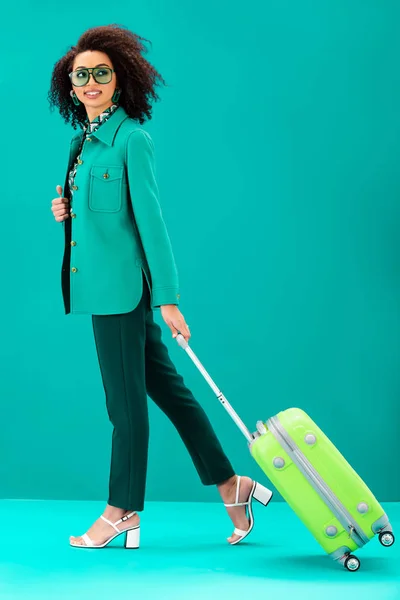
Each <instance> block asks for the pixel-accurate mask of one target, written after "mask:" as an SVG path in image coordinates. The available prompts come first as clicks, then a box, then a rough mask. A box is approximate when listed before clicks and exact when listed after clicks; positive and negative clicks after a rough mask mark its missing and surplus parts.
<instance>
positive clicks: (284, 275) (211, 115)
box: [0, 0, 400, 501]
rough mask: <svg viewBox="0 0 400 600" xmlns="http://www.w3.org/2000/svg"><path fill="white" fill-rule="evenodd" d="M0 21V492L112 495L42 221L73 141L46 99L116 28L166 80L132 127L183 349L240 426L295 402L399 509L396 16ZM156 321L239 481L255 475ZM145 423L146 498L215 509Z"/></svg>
mask: <svg viewBox="0 0 400 600" xmlns="http://www.w3.org/2000/svg"><path fill="white" fill-rule="evenodd" d="M24 4H26V8H27V10H24ZM88 15H89V16H88ZM102 15H104V17H103V16H102ZM4 18H7V19H10V22H14V23H16V22H18V43H15V40H14V38H15V30H13V29H12V28H10V29H9V30H8V37H7V35H6V33H7V32H5V31H4V32H3V35H2V37H1V38H0V48H1V50H2V56H3V59H4V58H5V57H7V60H6V63H7V64H6V66H5V67H3V69H2V70H1V72H0V82H1V84H2V89H3V96H2V98H3V119H2V134H3V135H2V137H3V153H2V161H3V178H2V206H3V210H2V216H3V228H2V236H1V242H2V259H3V260H2V289H1V294H0V308H1V310H0V319H1V323H0V325H1V340H2V344H1V346H0V348H1V350H0V352H1V356H0V359H1V376H0V397H1V399H2V414H1V424H2V426H1V436H0V452H1V454H0V456H1V461H0V497H2V498H48V499H50V498H51V499H61V498H62V499H104V500H105V499H106V497H107V487H108V468H109V458H110V442H111V425H110V423H109V421H108V417H107V414H106V410H105V402H104V393H103V388H102V384H101V379H100V372H99V368H98V364H97V357H96V352H95V345H94V341H93V335H92V329H91V320H90V316H68V317H65V316H64V313H63V306H62V298H61V287H60V269H61V260H62V252H63V231H62V228H61V225H59V224H56V223H55V222H54V219H53V216H52V213H51V211H50V204H51V200H52V199H53V198H54V197H56V196H57V194H56V191H55V187H56V185H57V184H62V183H63V181H64V176H65V169H66V161H67V157H68V147H69V139H70V137H71V135H72V133H73V130H72V129H71V128H70V127H69V126H66V125H65V124H64V123H62V122H61V119H60V117H59V116H58V114H57V113H50V112H49V108H48V104H47V99H46V96H47V90H48V87H49V81H50V74H51V70H52V68H53V65H54V63H55V62H56V61H57V60H58V59H59V58H60V57H61V56H62V54H63V53H64V52H66V51H67V49H68V48H69V46H70V45H71V44H74V43H75V42H76V41H77V39H78V37H79V35H80V34H81V33H82V32H83V31H84V30H85V29H86V28H89V27H92V26H95V25H103V24H108V23H112V22H117V23H119V24H122V25H125V26H127V27H129V28H131V29H133V30H134V31H136V32H137V33H139V34H140V35H143V36H144V37H147V38H149V39H151V40H152V42H153V48H152V50H151V51H150V53H149V55H148V58H149V59H150V60H151V61H152V62H153V63H154V65H155V66H156V68H157V69H158V70H160V71H161V73H162V74H163V76H164V77H165V78H166V80H167V82H168V83H169V87H168V88H166V89H161V90H160V94H161V96H162V101H161V102H160V103H158V104H156V105H155V109H154V120H153V121H152V122H150V123H148V124H147V125H146V128H147V129H148V131H149V132H150V133H151V135H152V136H153V139H154V142H155V147H156V157H157V172H158V181H159V186H160V192H161V202H162V207H163V213H164V217H165V220H166V223H167V226H168V230H169V233H170V236H171V240H172V243H173V248H174V252H175V256H176V260H177V264H178V269H179V274H180V282H181V305H180V308H181V310H182V312H183V314H184V315H185V318H186V320H187V322H188V323H189V325H190V327H191V331H192V334H193V337H192V342H191V345H192V347H193V350H194V351H195V352H196V354H197V355H198V356H199V358H200V360H202V361H203V363H204V365H205V367H206V368H207V369H208V370H209V372H210V374H211V375H212V376H213V377H214V379H215V381H216V382H217V384H218V385H220V387H221V388H222V390H223V391H224V393H225V395H226V396H227V398H228V399H229V400H230V401H231V403H232V404H233V405H234V406H235V407H236V408H237V410H238V412H239V413H240V414H241V416H242V417H243V419H244V420H245V421H246V423H247V424H248V425H249V426H250V428H251V429H254V426H255V422H256V420H258V419H260V418H262V419H266V418H268V417H269V416H272V415H274V414H275V413H277V412H279V411H280V410H282V409H285V408H287V407H291V406H299V407H301V408H303V409H304V410H306V411H307V412H308V413H309V414H310V415H311V416H312V417H313V418H314V419H315V420H316V422H317V423H318V425H319V426H320V427H321V428H322V429H323V430H324V431H325V433H326V434H327V435H328V436H329V437H330V438H331V439H332V441H333V442H334V443H335V444H336V445H337V446H338V447H339V449H340V450H341V452H342V453H343V454H344V455H345V456H346V457H347V459H348V460H349V461H350V462H351V464H352V465H353V467H354V468H355V469H356V470H357V471H358V472H359V474H360V475H361V476H362V477H363V478H364V479H365V480H366V482H367V483H368V485H370V487H371V488H372V489H373V491H374V493H375V494H376V495H377V497H378V498H379V499H380V500H382V501H383V500H385V501H395V500H400V479H399V478H398V457H399V455H400V442H399V434H398V432H399V421H400V419H399V407H398V399H399V392H400V375H399V373H400V371H399V360H400V312H399V307H400V255H399V245H398V239H399V236H398V224H399V218H400V204H399V188H400V176H399V166H398V157H399V133H400V111H399V106H400V75H399V73H400V69H399V62H398V58H399V56H400V39H399V36H398V27H397V24H398V22H399V18H400V6H399V4H398V3H397V2H394V1H393V2H389V1H387V2H382V1H381V0H375V1H372V0H363V1H361V0H357V1H356V0H353V1H352V2H349V1H348V0H331V1H322V2H313V1H311V0H308V1H307V0H304V1H303V2H295V1H292V2H289V1H281V2H279V3H276V2H270V1H263V2H261V1H255V0H250V1H248V2H246V3H245V4H244V5H242V4H241V3H239V2H236V3H234V2H228V1H227V0H223V1H219V2H210V1H209V0H206V1H203V2H202V3H201V4H197V5H195V6H193V7H192V8H190V6H189V5H188V3H186V2H183V1H182V0H180V1H174V2H168V3H164V2H162V1H161V0H153V1H151V2H146V3H138V4H135V5H133V4H132V3H130V2H127V1H124V0H121V1H120V2H119V3H118V9H116V8H115V7H114V6H113V7H110V4H109V2H104V1H100V2H97V3H96V10H95V11H84V14H82V13H80V14H79V18H77V16H76V15H75V16H72V15H71V6H70V5H69V4H68V5H63V4H60V5H58V6H57V7H55V5H51V6H50V5H49V6H47V5H42V6H40V5H39V6H38V7H37V8H35V11H33V10H32V8H30V9H29V7H28V4H27V3H24V2H22V3H19V4H18V5H15V6H9V7H8V8H7V10H6V13H5V15H4ZM13 40H14V41H13ZM10 48H12V51H10ZM10 73H12V79H10ZM5 90H6V91H7V93H6V92H5ZM157 319H158V321H159V322H160V323H162V319H161V316H160V314H159V313H157ZM163 328H164V332H165V338H164V339H165V341H166V343H167V344H168V346H169V348H170V351H171V356H172V358H173V361H174V362H175V364H176V366H177V368H178V370H179V371H180V372H181V373H182V374H183V376H184V378H185V381H186V383H187V385H188V386H189V387H190V388H191V389H192V390H193V392H194V393H195V395H196V397H197V398H198V400H199V401H200V402H201V403H202V404H203V406H204V407H205V409H206V410H207V413H208V414H209V416H210V418H211V420H212V422H213V424H214V426H215V428H216V430H217V433H218V435H219V436H220V439H221V441H222V443H223V446H224V448H225V449H226V451H227V453H228V455H229V456H230V457H231V459H232V461H233V463H234V466H235V468H236V469H237V471H238V472H239V473H242V474H249V475H251V476H253V477H257V478H260V479H261V480H262V481H263V480H265V478H264V476H263V475H262V474H260V471H259V470H258V468H257V466H256V465H255V463H254V462H253V461H252V459H251V457H250V455H249V453H248V451H247V448H246V443H245V440H244V438H242V436H241V434H240V432H239V431H238V430H237V429H236V427H235V425H234V424H233V423H232V422H231V421H230V419H229V417H228V416H227V415H226V414H225V413H224V410H223V408H222V407H221V406H220V405H219V404H218V402H217V400H216V399H214V397H213V393H212V391H211V390H210V389H209V388H208V386H207V384H206V382H205V381H204V380H203V379H202V377H201V375H200V374H199V373H198V371H197V370H196V368H195V367H194V365H193V364H192V363H191V361H190V359H189V358H188V357H187V356H186V355H185V354H184V352H183V351H182V350H181V349H180V348H179V347H178V346H177V344H176V342H175V341H174V340H172V339H171V334H170V332H169V329H168V328H167V326H166V325H165V324H163ZM150 418H151V442H150V459H149V474H148V490H147V498H148V499H149V500H171V501H172V500H175V501H177V500H185V501H186V500H193V501H211V500H216V499H217V492H216V490H215V489H210V488H204V487H202V485H201V484H200V482H199V480H198V477H197V473H196V472H195V470H194V468H193V467H192V464H191V462H190V459H189V457H188V454H187V453H186V451H185V449H184V446H183V443H182V442H181V440H180V438H179V437H178V435H177V434H176V433H175V430H174V429H173V427H172V425H171V424H170V423H169V421H168V420H167V419H166V417H165V416H164V415H163V414H162V413H160V411H159V410H158V409H157V408H155V407H154V406H153V404H152V403H150ZM267 484H268V483H267Z"/></svg>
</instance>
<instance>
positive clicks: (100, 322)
mask: <svg viewBox="0 0 400 600" xmlns="http://www.w3.org/2000/svg"><path fill="white" fill-rule="evenodd" d="M149 300H150V294H149V289H148V287H147V283H146V280H145V279H143V296H142V299H141V301H140V303H139V304H138V306H137V307H136V308H135V309H134V310H133V311H131V312H129V313H123V314H117V315H92V323H93V331H94V336H95V342H96V348H97V355H98V359H99V365H100V370H101V376H102V380H103V385H104V390H105V394H106V406H107V412H108V416H109V418H110V421H111V423H112V425H113V426H114V429H113V434H112V452H111V468H110V482H109V497H108V504H110V505H112V506H117V507H119V508H123V509H126V510H136V511H141V510H143V508H144V497H145V486H146V473H147V457H148V439H149V420H148V409H147V395H149V396H150V398H151V399H152V400H154V402H155V403H156V404H157V405H158V406H159V407H160V408H161V410H162V411H163V412H164V413H165V414H166V415H167V416H168V418H169V419H170V420H171V421H172V423H173V424H174V425H175V427H176V429H177V430H178V432H179V435H180V436H181V438H182V440H183V442H184V443H185V445H186V447H187V449H188V451H189V453H190V456H191V458H192V460H193V463H194V466H195V467H196V469H197V472H198V474H199V476H200V479H201V481H202V483H203V484H204V485H211V484H217V483H220V482H222V481H224V480H225V479H228V478H229V477H231V476H232V475H233V474H234V470H233V468H232V465H231V464H230V462H229V460H228V458H227V457H226V455H225V454H224V452H223V450H222V447H221V445H220V443H219V441H218V439H217V437H216V435H215V433H214V430H213V428H212V426H211V423H210V421H209V419H208V417H207V415H206V414H205V412H204V410H203V409H202V407H201V406H200V404H199V403H198V402H197V401H196V400H195V398H194V397H193V394H192V393H191V392H190V390H189V389H188V388H187V387H186V386H185V384H184V381H183V378H182V377H181V376H180V375H179V374H178V373H177V371H176V369H175V367H174V365H173V363H172V361H171V359H170V357H169V355H168V349H167V347H166V346H165V345H164V343H163V342H162V340H161V328H160V327H159V325H157V323H155V322H154V319H153V311H152V309H151V308H150V301H149ZM171 467H172V468H173V465H171Z"/></svg>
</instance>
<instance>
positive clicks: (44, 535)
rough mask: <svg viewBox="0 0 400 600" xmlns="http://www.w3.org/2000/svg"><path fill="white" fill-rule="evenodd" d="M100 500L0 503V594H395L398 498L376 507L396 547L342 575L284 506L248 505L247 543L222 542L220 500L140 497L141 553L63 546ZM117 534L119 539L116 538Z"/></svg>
mask: <svg viewBox="0 0 400 600" xmlns="http://www.w3.org/2000/svg"><path fill="white" fill-rule="evenodd" d="M103 506H104V504H103V503H101V502H58V501H25V500H20V501H18V500H2V501H0V520H1V532H2V538H1V545H0V599H1V600H3V599H7V600H8V599H12V600H18V599H19V598H21V599H22V598H24V599H30V598H40V599H41V600H47V599H50V598H51V599H54V600H58V599H61V598H62V599H68V600H81V599H82V600H83V599H85V600H89V599H94V598H96V599H97V598H107V599H108V600H114V599H118V598H123V599H124V600H128V599H131V598H132V599H139V598H140V599H147V598H159V599H160V600H169V599H171V600H183V599H185V600H196V599H199V598H202V599H207V600H214V599H215V600H225V598H226V599H231V600H236V599H239V598H240V599H242V598H246V600H249V599H252V598H256V597H257V598H262V599H264V598H265V599H267V598H268V599H278V600H286V599H294V598H295V599H296V600H303V599H304V600H306V599H307V600H313V599H315V600H321V599H322V600H347V599H349V600H350V599H351V600H354V599H356V600H366V599H370V598H371V599H374V600H400V504H392V503H390V504H386V505H384V507H385V509H386V511H387V513H388V514H389V516H390V519H391V521H392V524H393V527H394V528H395V530H397V531H398V536H397V537H398V543H397V544H395V545H394V546H393V547H392V548H383V547H382V546H381V545H380V544H379V542H378V541H377V540H373V541H372V542H371V543H370V544H368V546H367V547H365V548H364V549H363V550H361V551H360V552H359V553H358V556H359V558H360V560H361V563H362V565H361V570H360V571H358V572H357V573H349V572H347V571H345V570H344V569H343V568H342V567H341V566H340V565H337V564H336V563H334V562H333V561H331V560H330V559H329V558H328V557H327V556H325V555H324V554H323V553H322V551H320V548H319V546H318V545H317V543H316V542H314V540H313V538H312V537H311V536H310V534H309V533H308V531H307V530H306V529H305V528H304V526H303V525H302V524H301V523H300V522H299V520H298V519H297V518H296V516H295V515H294V514H293V513H292V512H291V510H290V509H289V508H288V506H287V505H285V504H283V503H275V502H273V503H271V505H270V506H269V507H268V508H266V509H265V508H263V507H262V506H260V505H257V506H256V507H255V517H256V526H255V529H254V531H253V533H252V534H251V536H249V539H248V543H247V544H243V545H240V546H236V547H230V546H228V544H227V543H226V542H225V538H226V536H227V535H228V534H229V533H230V531H231V528H230V523H229V520H228V518H227V516H226V515H225V513H224V509H223V508H222V507H221V506H220V505H219V504H178V503H174V504H169V503H168V504H167V503H165V504H162V503H152V502H148V503H147V505H146V510H145V511H144V513H142V539H141V548H140V550H125V549H124V548H123V546H122V543H123V542H122V537H123V536H121V537H120V538H119V539H118V538H117V539H116V540H114V542H113V545H112V546H111V547H108V548H106V549H102V550H79V549H75V548H71V547H70V546H69V545H68V536H69V535H70V534H73V535H78V534H80V533H82V532H83V531H85V529H86V528H87V526H88V525H89V524H90V523H91V521H93V519H94V517H95V516H96V515H98V514H100V513H101V512H102V510H103ZM119 540H120V541H119Z"/></svg>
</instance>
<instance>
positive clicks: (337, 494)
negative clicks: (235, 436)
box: [176, 334, 395, 571]
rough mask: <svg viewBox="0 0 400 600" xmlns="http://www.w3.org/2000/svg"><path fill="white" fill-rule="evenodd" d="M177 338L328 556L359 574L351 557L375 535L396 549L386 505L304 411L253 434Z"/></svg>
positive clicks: (259, 426) (262, 426) (286, 415)
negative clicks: (384, 505)
mask: <svg viewBox="0 0 400 600" xmlns="http://www.w3.org/2000/svg"><path fill="white" fill-rule="evenodd" d="M176 339H177V342H178V344H179V345H180V346H181V347H182V348H183V349H184V350H185V351H186V353H187V354H188V355H189V356H190V358H191V359H192V360H193V362H194V363H195V365H196V366H197V368H198V369H199V371H200V372H201V373H202V375H203V376H204V378H205V379H206V381H207V382H208V384H209V385H210V387H211V388H212V389H213V391H214V393H215V394H216V396H217V398H218V400H219V401H220V402H221V404H222V405H223V406H224V408H225V409H226V410H227V411H228V413H229V414H230V416H231V417H232V419H233V420H234V421H235V423H236V424H237V426H238V427H239V429H240V430H241V431H242V433H243V435H244V436H245V437H246V439H247V442H248V446H249V449H250V452H251V455H252V456H253V458H254V460H255V461H256V462H257V463H258V465H259V466H260V467H261V469H262V470H263V471H264V473H265V474H266V475H267V477H269V479H270V480H271V481H272V483H273V484H274V486H275V487H276V489H277V490H278V491H279V492H280V494H281V495H282V496H283V498H284V499H285V500H286V502H287V503H288V504H289V506H290V507H291V508H292V509H293V510H294V512H295V513H296V514H297V516H298V517H299V518H300V519H301V521H302V522H303V523H304V525H305V526H306V527H307V528H308V530H309V531H310V533H311V534H312V535H313V536H314V538H315V539H316V540H317V542H319V544H320V545H321V546H322V548H323V549H324V550H325V552H327V553H328V554H329V555H330V556H331V557H332V558H333V559H334V560H336V561H338V562H340V563H342V564H343V565H344V566H345V567H346V569H348V570H349V571H357V570H358V569H359V567H360V560H359V559H358V558H357V557H356V556H354V554H352V552H354V551H355V550H358V549H359V548H362V547H363V546H365V545H366V544H367V543H368V542H369V541H370V540H371V539H372V538H373V537H374V536H375V535H378V536H379V540H380V542H381V544H382V545H384V546H391V545H393V543H394V541H395V538H394V535H393V531H392V527H391V525H390V523H389V519H388V517H387V515H386V514H385V511H384V510H383V508H382V506H381V505H380V504H379V502H378V501H377V499H376V498H375V496H374V495H373V494H372V492H371V490H369V488H368V487H367V485H366V484H365V483H364V482H363V480H362V479H361V478H360V477H359V476H358V475H357V473H356V472H355V471H354V470H353V469H352V467H351V466H350V465H349V463H348V462H347V461H346V459H345V458H344V457H343V456H342V455H341V454H340V452H339V450H338V449H337V448H336V447H335V446H334V444H332V442H331V441H330V440H329V439H328V437H327V436H326V435H325V434H324V433H323V432H322V431H321V429H319V427H318V426H317V425H316V424H315V423H314V421H313V420H312V419H311V418H310V417H309V416H308V415H307V414H306V413H305V412H304V411H303V410H301V409H299V408H290V409H288V410H285V411H282V412H280V413H279V414H278V415H276V416H275V417H272V418H271V419H269V420H268V421H266V422H265V423H263V422H262V421H258V423H257V431H256V432H255V433H250V431H249V430H248V429H247V427H246V426H245V424H244V423H243V421H242V420H241V419H240V417H239V416H238V414H237V413H236V412H235V410H234V409H233V408H232V406H231V405H230V404H229V402H228V400H227V399H226V398H225V396H224V395H223V393H222V392H221V391H220V390H219V388H218V387H217V386H216V385H215V383H214V381H213V380H212V379H211V377H210V375H209V374H208V373H207V371H206V370H205V368H204V367H203V365H202V364H201V363H200V361H199V360H198V358H197V357H196V355H195V354H194V352H193V350H192V349H191V348H190V347H189V344H188V343H187V342H186V340H185V338H184V337H183V336H182V335H181V334H179V335H178V336H177V338H176Z"/></svg>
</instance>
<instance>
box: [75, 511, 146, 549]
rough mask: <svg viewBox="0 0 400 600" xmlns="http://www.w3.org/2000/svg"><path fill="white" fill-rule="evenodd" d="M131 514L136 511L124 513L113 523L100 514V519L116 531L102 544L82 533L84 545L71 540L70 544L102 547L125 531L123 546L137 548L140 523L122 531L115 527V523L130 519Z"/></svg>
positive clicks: (76, 546)
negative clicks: (95, 542)
mask: <svg viewBox="0 0 400 600" xmlns="http://www.w3.org/2000/svg"><path fill="white" fill-rule="evenodd" d="M133 515H136V511H134V512H131V513H129V515H125V516H124V517H122V518H121V519H119V520H118V521H115V523H112V522H111V521H109V520H108V519H106V518H105V517H103V515H100V519H103V521H105V522H106V523H108V524H109V525H111V527H114V529H115V531H116V532H117V533H116V534H114V535H113V536H111V537H110V538H108V540H106V541H105V542H104V544H94V543H93V541H92V540H91V539H90V537H89V536H88V534H87V533H84V534H83V535H82V536H81V537H82V539H83V541H84V542H85V544H86V545H84V544H74V543H73V542H70V545H71V546H74V548H104V547H105V546H107V544H109V543H110V542H111V541H112V540H113V539H114V538H116V537H117V536H118V535H121V533H125V534H126V537H125V548H128V549H137V548H139V541H140V525H135V527H131V528H130V529H123V530H122V531H121V530H120V529H118V527H117V525H119V524H120V523H122V522H123V521H127V520H128V519H130V517H133Z"/></svg>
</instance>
